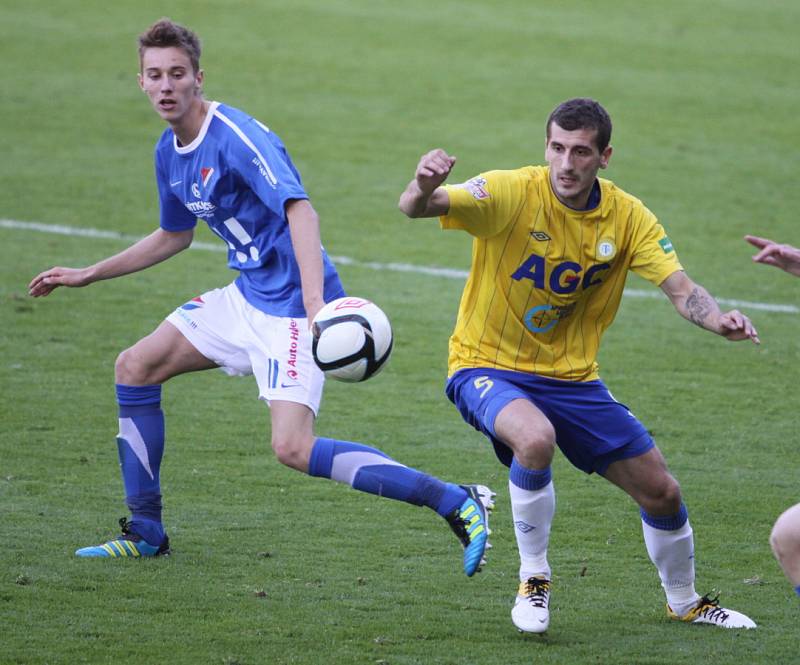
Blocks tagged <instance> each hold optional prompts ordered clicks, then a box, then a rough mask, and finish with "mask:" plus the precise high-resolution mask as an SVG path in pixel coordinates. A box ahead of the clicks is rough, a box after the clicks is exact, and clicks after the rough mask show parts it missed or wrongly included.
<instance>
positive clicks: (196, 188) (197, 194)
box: [192, 182, 200, 199]
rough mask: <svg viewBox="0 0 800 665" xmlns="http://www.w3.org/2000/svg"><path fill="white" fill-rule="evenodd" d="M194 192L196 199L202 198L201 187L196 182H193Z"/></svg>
mask: <svg viewBox="0 0 800 665" xmlns="http://www.w3.org/2000/svg"><path fill="white" fill-rule="evenodd" d="M192 194H193V195H194V197H195V198H196V199H199V198H200V187H198V185H197V183H196V182H193V183H192Z"/></svg>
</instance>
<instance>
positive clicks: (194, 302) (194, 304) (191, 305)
mask: <svg viewBox="0 0 800 665" xmlns="http://www.w3.org/2000/svg"><path fill="white" fill-rule="evenodd" d="M203 305H205V303H204V302H203V299H202V298H201V297H200V296H197V297H196V298H192V299H191V300H190V301H189V302H187V303H186V304H185V305H181V309H185V310H187V311H191V310H193V309H198V308H200V307H202V306H203Z"/></svg>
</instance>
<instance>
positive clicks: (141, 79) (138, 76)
mask: <svg viewBox="0 0 800 665" xmlns="http://www.w3.org/2000/svg"><path fill="white" fill-rule="evenodd" d="M136 82H137V83H138V84H139V90H141V91H142V92H145V89H144V77H143V76H142V73H141V72H138V73H137V74H136Z"/></svg>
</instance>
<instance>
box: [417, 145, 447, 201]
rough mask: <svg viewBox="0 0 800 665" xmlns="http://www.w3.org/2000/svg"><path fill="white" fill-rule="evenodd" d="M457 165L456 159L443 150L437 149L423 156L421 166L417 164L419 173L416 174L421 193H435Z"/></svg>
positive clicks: (420, 161)
mask: <svg viewBox="0 0 800 665" xmlns="http://www.w3.org/2000/svg"><path fill="white" fill-rule="evenodd" d="M455 163H456V158H455V157H452V156H450V155H448V154H447V153H446V152H445V151H444V150H442V149H441V148H436V149H435V150H431V151H430V152H426V153H425V154H424V155H422V157H421V158H420V160H419V164H417V171H416V173H415V174H414V178H415V179H416V181H417V186H418V187H419V189H420V191H422V192H423V193H425V194H430V193H431V192H433V191H434V190H435V189H436V188H437V187H439V185H441V184H442V183H443V182H444V181H445V180H447V176H449V175H450V171H452V170H453V166H454V165H455Z"/></svg>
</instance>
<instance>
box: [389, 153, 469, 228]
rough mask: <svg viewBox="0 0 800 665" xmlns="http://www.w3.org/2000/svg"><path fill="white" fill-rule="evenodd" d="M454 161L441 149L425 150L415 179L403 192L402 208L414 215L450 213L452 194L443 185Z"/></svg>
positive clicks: (431, 215) (400, 203)
mask: <svg viewBox="0 0 800 665" xmlns="http://www.w3.org/2000/svg"><path fill="white" fill-rule="evenodd" d="M455 163H456V158H455V157H452V156H451V155H448V154H447V153H446V152H445V151H444V150H442V149H441V148H436V149H435V150H431V151H430V152H427V153H425V154H424V155H423V156H422V157H421V158H420V160H419V164H417V170H416V172H415V173H414V179H413V180H412V181H411V182H410V183H408V186H407V187H406V188H405V191H404V192H403V193H402V194H401V195H400V201H399V203H398V207H399V208H400V210H402V211H403V213H404V214H405V215H406V216H408V217H411V218H417V217H438V216H439V215H445V214H447V211H448V210H450V197H449V196H448V194H447V191H446V190H444V189H443V188H442V187H441V185H442V184H443V183H444V181H445V180H447V177H448V176H449V175H450V172H451V171H452V170H453V166H454V165H455Z"/></svg>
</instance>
